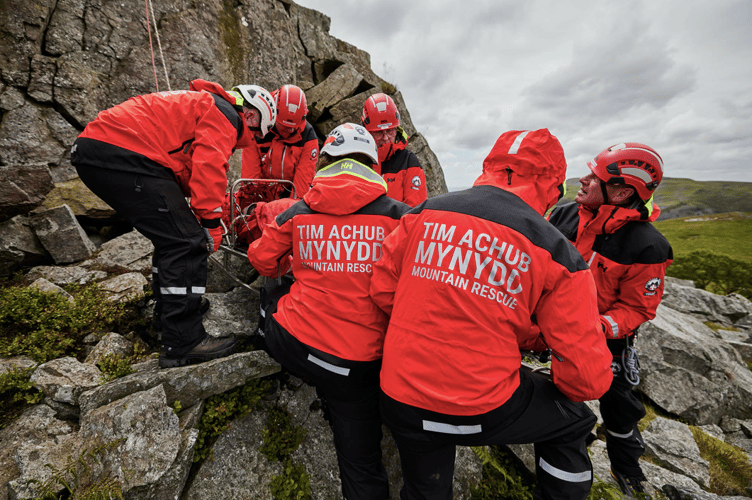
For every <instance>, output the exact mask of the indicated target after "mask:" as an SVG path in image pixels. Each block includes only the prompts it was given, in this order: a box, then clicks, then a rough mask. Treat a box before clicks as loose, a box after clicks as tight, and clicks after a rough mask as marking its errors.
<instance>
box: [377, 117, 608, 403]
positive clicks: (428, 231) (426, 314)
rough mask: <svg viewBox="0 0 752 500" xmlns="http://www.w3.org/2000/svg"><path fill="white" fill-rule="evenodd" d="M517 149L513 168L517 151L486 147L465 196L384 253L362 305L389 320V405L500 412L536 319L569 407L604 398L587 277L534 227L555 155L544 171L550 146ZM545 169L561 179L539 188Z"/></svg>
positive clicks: (576, 260)
mask: <svg viewBox="0 0 752 500" xmlns="http://www.w3.org/2000/svg"><path fill="white" fill-rule="evenodd" d="M545 134H548V131H545ZM530 135H531V136H533V135H534V134H530ZM540 135H543V134H539V135H538V136H536V137H539V136H540ZM502 137H503V136H502ZM524 137H525V136H524V135H523V136H521V137H520V138H519V140H520V142H521V146H519V153H520V154H519V157H523V156H524V158H520V160H519V162H518V163H514V164H512V163H510V161H512V160H510V156H512V155H515V156H516V153H517V149H516V148H517V146H516V145H514V146H513V148H515V153H511V152H510V153H507V152H506V151H507V150H510V147H509V144H506V145H505V146H504V147H503V148H502V147H498V148H497V146H495V147H494V150H492V153H491V155H489V158H487V159H486V162H485V163H484V174H483V175H482V176H481V177H480V178H479V179H478V180H477V181H476V183H475V186H474V187H473V188H471V189H469V190H466V191H461V192H456V193H449V194H447V195H443V196H439V197H435V198H431V199H429V200H427V201H426V202H424V203H423V204H421V205H419V206H418V207H416V208H414V209H413V210H411V211H410V212H408V213H407V214H406V215H405V216H404V217H403V218H402V220H401V221H400V223H399V225H398V226H397V228H396V229H395V230H394V231H393V232H392V234H390V235H389V236H388V237H387V238H386V240H385V241H384V245H383V248H384V255H383V256H382V258H381V259H380V260H379V261H378V262H377V263H376V265H375V267H374V274H373V279H372V281H371V297H372V298H373V299H374V301H375V302H376V303H377V304H378V305H379V306H380V307H381V308H382V309H384V311H385V312H386V313H387V314H390V315H391V319H390V323H389V329H388V331H387V335H386V338H385V343H384V359H383V365H382V370H381V388H382V390H383V391H384V392H385V393H386V394H387V395H388V396H389V397H391V398H392V399H395V400H397V401H399V402H402V403H405V404H408V405H411V406H414V407H417V408H422V409H425V410H430V411H434V412H438V413H442V414H447V415H479V414H483V413H487V412H489V411H491V410H493V409H495V408H498V407H500V406H501V405H503V404H504V403H505V402H506V401H507V400H508V399H509V398H510V396H511V395H512V393H514V391H515V390H516V389H517V387H518V386H519V383H520V379H519V369H520V363H521V355H520V350H519V348H518V343H517V335H518V332H521V331H524V332H527V331H529V329H530V327H531V324H532V317H533V316H535V317H536V318H537V322H538V325H539V326H540V330H541V331H542V332H543V336H544V338H545V339H546V341H547V343H548V345H549V346H550V347H551V349H552V351H553V352H554V358H553V361H552V376H553V380H554V383H555V384H556V386H557V387H558V388H559V389H560V390H561V391H562V392H563V393H564V394H565V395H566V396H567V397H569V398H570V399H572V400H575V401H584V400H589V399H597V398H598V397H600V396H601V395H602V394H603V393H604V392H605V391H606V390H607V389H608V387H609V386H610V384H611V380H612V375H611V370H610V364H611V354H610V352H609V351H608V349H607V347H606V342H605V341H604V339H603V335H602V333H601V329H600V323H599V319H598V310H597V304H596V296H595V284H594V283H593V279H592V276H591V275H590V273H589V271H588V269H587V266H586V265H585V262H584V261H583V260H582V257H581V256H580V255H579V254H578V253H577V252H576V250H575V248H574V247H572V245H570V244H569V242H568V241H567V240H566V238H564V237H563V236H562V234H561V233H559V232H558V231H557V230H556V229H555V228H554V227H553V226H551V225H550V224H548V222H546V220H545V219H544V218H543V217H542V216H541V214H542V213H543V212H544V211H545V210H546V208H547V207H548V206H549V205H550V204H553V202H555V201H556V199H557V197H558V189H557V188H558V186H559V185H560V184H561V182H563V180H564V177H565V175H564V172H565V170H566V164H565V162H564V156H563V152H561V153H560V154H559V157H558V160H557V161H556V163H555V164H554V165H551V164H550V160H549V159H548V158H549V156H550V155H548V151H547V149H546V147H547V142H550V141H548V139H547V137H546V136H544V137H543V138H542V139H540V141H541V142H540V143H536V142H534V141H533V140H532V139H531V138H529V137H528V139H527V140H523V138H524ZM548 137H553V136H550V135H548ZM515 144H516V143H515ZM556 144H557V145H558V141H556ZM497 145H498V142H497ZM558 147H559V151H560V146H558ZM502 149H503V151H501V150H502ZM496 157H498V158H499V161H495V160H496ZM507 167H509V168H507ZM549 168H550V169H554V168H557V169H559V170H561V175H560V176H559V177H560V179H558V178H556V177H555V176H553V175H551V174H548V173H546V174H545V176H541V172H546V171H547V170H548V169H549ZM549 178H550V180H551V182H550V183H546V182H544V181H545V180H546V179H549ZM533 179H535V180H536V181H537V182H532V180H533ZM540 179H543V180H540Z"/></svg>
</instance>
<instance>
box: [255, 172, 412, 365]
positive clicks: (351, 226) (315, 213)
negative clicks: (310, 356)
mask: <svg viewBox="0 0 752 500" xmlns="http://www.w3.org/2000/svg"><path fill="white" fill-rule="evenodd" d="M409 208H410V207H408V206H407V205H405V204H403V203H400V202H397V201H395V200H392V199H390V198H388V197H387V196H386V185H385V183H384V181H383V179H381V177H380V176H379V175H378V174H377V173H376V172H374V171H373V170H371V169H370V168H368V167H366V166H365V165H362V164H360V163H358V162H355V161H352V160H349V159H346V160H341V161H338V162H335V163H333V164H331V165H329V166H328V167H325V168H324V169H322V170H320V171H319V172H317V173H316V175H315V176H314V178H313V186H312V188H311V190H310V191H309V192H308V193H306V195H305V196H304V197H303V199H302V200H301V201H299V202H298V203H296V204H295V205H293V206H292V207H290V208H289V209H288V210H286V211H285V212H283V213H282V214H280V215H279V216H277V218H276V219H275V221H274V222H273V223H272V224H269V225H268V226H266V228H265V229H264V233H263V236H262V237H261V238H260V239H258V240H256V241H255V242H253V243H252V244H251V246H250V247H249V249H248V258H249V260H250V261H251V264H252V265H253V266H254V267H255V268H256V269H257V270H258V271H259V272H260V273H261V274H263V275H265V276H271V277H276V276H277V265H278V262H279V260H280V259H283V260H284V259H287V254H289V253H290V252H292V262H293V264H292V266H293V267H292V268H293V274H294V276H295V283H293V285H292V288H291V290H290V293H289V294H287V295H285V296H284V297H283V298H282V299H280V301H279V304H278V307H277V312H276V313H275V315H274V318H275V319H276V320H277V322H278V323H279V324H280V325H281V326H282V327H283V328H284V329H285V330H287V331H288V332H290V334H292V335H293V336H295V338H297V339H298V340H300V341H301V342H303V343H304V344H307V345H309V346H312V347H314V348H316V349H319V350H321V351H324V352H327V353H329V354H332V355H334V356H337V357H339V358H342V359H347V360H352V361H372V360H375V359H379V358H380V357H381V353H382V344H383V338H384V333H385V331H386V326H387V322H388V317H387V316H386V314H384V312H382V311H381V309H379V308H378V307H377V306H376V305H375V304H374V303H373V301H372V300H371V298H370V297H369V295H368V289H369V284H370V281H371V274H372V268H373V264H374V262H376V261H377V260H378V259H379V257H380V256H381V244H382V241H383V240H384V238H385V236H386V235H387V234H389V233H390V232H391V231H392V229H393V228H394V227H395V226H396V225H397V222H398V220H399V218H400V217H401V216H402V215H403V214H404V213H405V212H406V211H407V210H409ZM283 265H285V264H284V263H283Z"/></svg>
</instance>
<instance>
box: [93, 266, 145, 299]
mask: <svg viewBox="0 0 752 500" xmlns="http://www.w3.org/2000/svg"><path fill="white" fill-rule="evenodd" d="M147 284H148V282H147V281H146V278H144V276H143V275H142V274H141V273H125V274H121V275H119V276H115V277H114V278H110V279H108V280H106V281H103V282H101V283H100V284H99V289H100V290H102V291H103V292H104V293H105V296H106V298H107V300H110V301H112V302H117V303H120V302H128V301H130V300H134V299H137V298H139V297H143V296H144V287H145V286H146V285H147Z"/></svg>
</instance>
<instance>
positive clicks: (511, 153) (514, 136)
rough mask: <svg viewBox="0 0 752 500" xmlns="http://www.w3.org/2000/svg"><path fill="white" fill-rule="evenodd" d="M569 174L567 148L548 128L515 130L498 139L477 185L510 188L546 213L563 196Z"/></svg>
mask: <svg viewBox="0 0 752 500" xmlns="http://www.w3.org/2000/svg"><path fill="white" fill-rule="evenodd" d="M566 174H567V161H566V159H565V158H564V150H563V149H562V147H561V144H560V143H559V140H558V139H557V138H556V137H555V136H554V135H552V134H551V133H550V132H549V131H548V129H545V128H543V129H539V130H512V131H509V132H504V133H503V134H501V136H500V137H499V138H498V139H497V140H496V144H494V146H493V148H492V149H491V152H490V153H489V154H488V156H487V157H486V159H485V160H483V173H482V174H481V175H480V177H478V178H477V179H476V180H475V183H474V184H473V185H474V186H479V185H490V186H496V187H498V188H500V189H503V190H505V191H509V192H511V193H513V194H515V195H517V196H518V197H520V198H521V199H522V200H523V201H524V202H525V203H527V204H528V205H530V207H532V208H533V209H534V210H535V211H537V212H538V213H539V214H541V215H543V214H544V213H545V212H546V210H548V209H549V208H550V207H552V206H553V205H554V204H555V203H556V202H557V201H558V200H559V198H560V197H561V194H562V191H561V190H560V187H561V185H562V184H564V181H565V180H566Z"/></svg>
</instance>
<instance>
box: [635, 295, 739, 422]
mask: <svg viewBox="0 0 752 500" xmlns="http://www.w3.org/2000/svg"><path fill="white" fill-rule="evenodd" d="M637 347H638V352H639V356H640V376H641V378H642V380H641V382H640V385H639V386H638V389H639V391H640V392H642V393H643V394H645V395H646V396H647V397H649V398H650V400H652V401H653V402H654V403H655V404H657V405H658V406H660V407H661V408H662V409H663V410H664V411H666V412H669V413H671V414H674V415H678V416H680V417H682V418H684V419H686V421H687V422H689V423H691V424H694V425H704V424H712V423H718V422H719V421H720V419H721V417H722V416H724V415H730V416H733V417H735V418H740V419H748V418H751V417H752V372H750V370H749V369H748V368H747V366H746V365H745V364H744V363H743V360H742V359H741V357H740V356H739V353H738V352H737V351H736V350H735V349H734V348H733V347H731V346H730V345H729V344H728V343H727V342H724V341H723V340H720V339H719V338H717V337H716V335H715V334H714V332H713V331H712V330H711V329H710V328H708V327H707V326H705V325H704V324H702V323H701V322H700V320H698V319H696V318H695V317H693V316H690V315H688V314H683V313H681V312H678V311H676V310H674V309H669V308H668V307H666V306H664V305H663V304H662V305H660V306H659V307H658V314H657V316H656V318H655V319H654V320H652V321H649V322H647V323H645V324H644V325H643V326H642V327H640V333H639V339H638V344H637Z"/></svg>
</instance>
